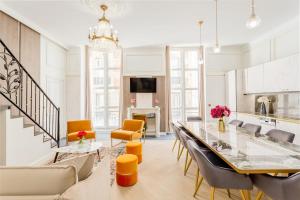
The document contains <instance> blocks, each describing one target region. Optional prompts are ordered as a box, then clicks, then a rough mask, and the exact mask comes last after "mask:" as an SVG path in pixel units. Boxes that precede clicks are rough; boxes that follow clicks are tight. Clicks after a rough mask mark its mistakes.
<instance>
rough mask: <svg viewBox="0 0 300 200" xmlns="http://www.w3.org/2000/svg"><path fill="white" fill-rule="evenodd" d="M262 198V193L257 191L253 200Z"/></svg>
mask: <svg viewBox="0 0 300 200" xmlns="http://www.w3.org/2000/svg"><path fill="white" fill-rule="evenodd" d="M263 196H264V193H263V192H262V191H259V192H258V193H257V196H256V199H255V200H261V198H262V197H263Z"/></svg>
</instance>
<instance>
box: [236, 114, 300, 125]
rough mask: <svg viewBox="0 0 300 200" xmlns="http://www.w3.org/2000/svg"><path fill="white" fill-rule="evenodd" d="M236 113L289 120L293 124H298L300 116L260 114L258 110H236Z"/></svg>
mask: <svg viewBox="0 0 300 200" xmlns="http://www.w3.org/2000/svg"><path fill="white" fill-rule="evenodd" d="M237 113H241V114H247V115H251V116H257V117H268V118H271V119H276V120H280V121H286V122H291V123H295V124H300V116H299V117H298V116H295V117H291V116H285V115H280V114H279V115H277V114H268V115H262V114H260V113H258V112H237Z"/></svg>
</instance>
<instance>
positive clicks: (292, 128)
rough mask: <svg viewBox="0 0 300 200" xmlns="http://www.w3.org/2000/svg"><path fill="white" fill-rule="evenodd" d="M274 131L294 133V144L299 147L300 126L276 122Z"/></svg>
mask: <svg viewBox="0 0 300 200" xmlns="http://www.w3.org/2000/svg"><path fill="white" fill-rule="evenodd" d="M276 129H280V130H283V131H287V132H291V133H294V134H295V139H294V143H295V144H299V145H300V124H296V123H292V122H286V121H280V120H277V122H276Z"/></svg>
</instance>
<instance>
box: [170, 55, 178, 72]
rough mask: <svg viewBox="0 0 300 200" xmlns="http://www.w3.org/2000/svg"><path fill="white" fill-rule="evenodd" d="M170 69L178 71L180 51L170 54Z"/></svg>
mask: <svg viewBox="0 0 300 200" xmlns="http://www.w3.org/2000/svg"><path fill="white" fill-rule="evenodd" d="M170 59H171V60H170V67H171V69H179V68H180V67H181V66H180V65H181V56H180V51H171V52H170Z"/></svg>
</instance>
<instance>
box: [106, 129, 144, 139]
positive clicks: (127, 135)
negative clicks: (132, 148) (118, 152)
mask: <svg viewBox="0 0 300 200" xmlns="http://www.w3.org/2000/svg"><path fill="white" fill-rule="evenodd" d="M141 137H142V134H141V133H137V132H134V131H126V130H122V129H118V130H115V131H112V132H111V138H114V139H120V140H134V139H139V138H141Z"/></svg>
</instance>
